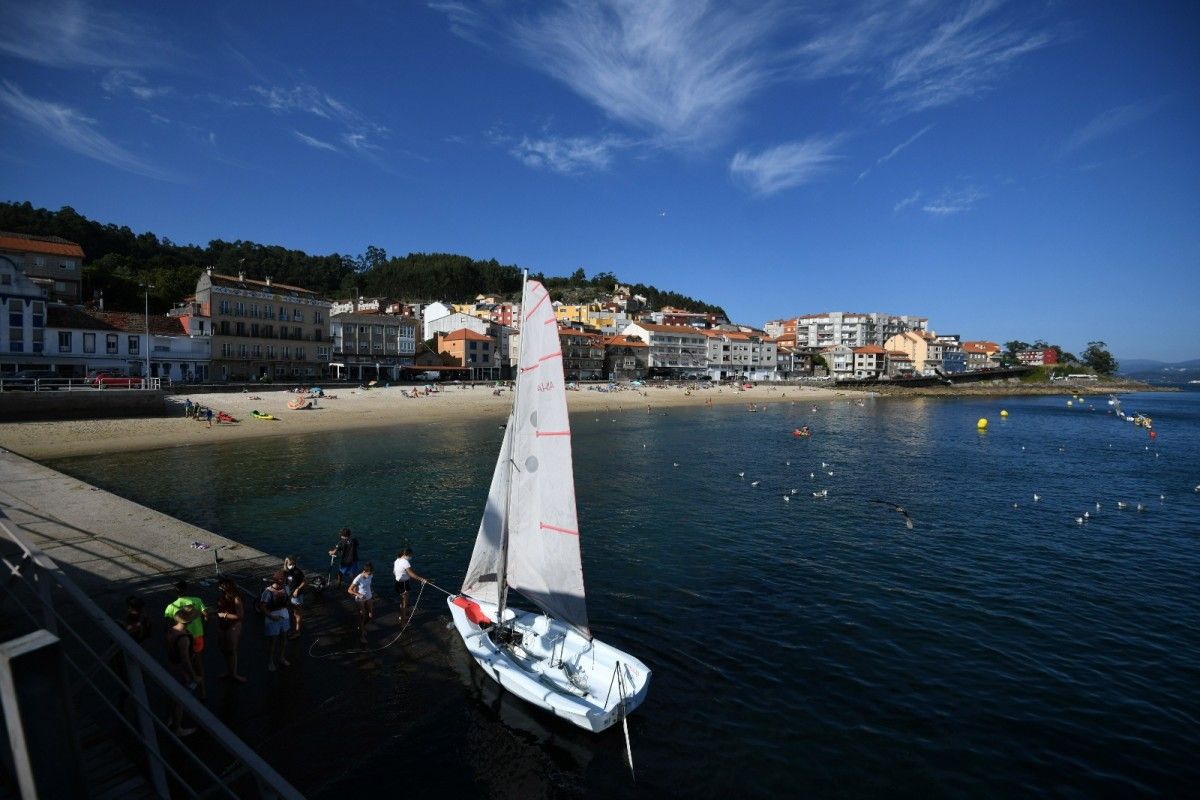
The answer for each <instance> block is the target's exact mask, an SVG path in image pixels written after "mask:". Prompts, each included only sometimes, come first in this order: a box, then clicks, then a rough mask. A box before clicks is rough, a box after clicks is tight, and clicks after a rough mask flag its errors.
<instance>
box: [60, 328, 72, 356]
mask: <svg viewBox="0 0 1200 800" xmlns="http://www.w3.org/2000/svg"><path fill="white" fill-rule="evenodd" d="M58 352H60V353H69V352H71V331H59V332H58Z"/></svg>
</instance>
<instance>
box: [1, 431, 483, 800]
mask: <svg viewBox="0 0 1200 800" xmlns="http://www.w3.org/2000/svg"><path fill="white" fill-rule="evenodd" d="M0 507H2V508H3V509H4V512H5V514H6V515H7V516H8V517H9V519H10V522H11V523H13V524H15V525H17V526H19V528H20V529H21V530H22V532H23V533H24V534H25V535H26V536H27V537H28V538H29V539H31V540H32V542H33V543H34V544H36V545H37V546H38V547H39V548H40V549H41V550H43V551H44V552H45V553H46V554H47V555H48V556H50V558H52V559H54V561H56V562H57V563H58V564H59V565H60V566H61V567H62V568H63V570H64V572H66V573H68V575H69V576H70V577H71V578H72V580H74V581H75V582H76V583H77V584H79V585H80V586H81V587H83V588H84V589H85V590H86V591H87V592H88V593H89V594H90V596H91V597H92V599H93V600H94V601H95V602H96V603H97V604H98V605H99V606H101V608H103V609H105V610H107V611H108V612H109V613H110V614H111V615H112V617H113V618H115V619H120V618H121V617H122V616H123V613H124V601H125V598H126V597H127V596H129V595H131V594H137V595H139V596H141V597H142V598H143V599H144V600H145V602H146V610H147V611H148V612H149V613H150V616H151V618H152V619H153V625H154V628H153V630H152V635H151V637H150V639H149V641H147V642H146V643H145V647H146V649H147V650H148V652H149V653H151V654H152V655H154V656H155V657H157V658H159V659H160V660H163V657H164V655H165V648H164V646H163V641H162V640H163V631H164V625H163V622H162V618H161V613H162V609H163V608H164V607H165V606H166V604H167V603H169V602H170V601H171V600H173V599H174V593H173V591H172V590H171V585H172V583H173V582H174V581H175V580H178V579H179V578H184V579H186V580H188V582H189V583H190V584H192V586H193V587H194V590H193V592H192V593H193V594H196V595H199V596H200V597H201V598H202V599H203V600H204V601H205V603H206V604H209V605H210V607H211V606H214V605H215V602H216V597H217V591H216V587H215V582H216V581H215V578H216V571H217V569H218V568H219V569H220V572H221V574H223V575H229V576H231V577H233V578H234V579H235V580H236V581H237V583H238V585H239V586H241V587H242V588H243V590H244V591H245V593H246V595H247V597H248V598H252V597H254V596H256V595H257V593H258V592H261V590H262V588H263V579H264V578H265V577H266V576H268V575H270V573H271V572H273V571H274V570H276V569H278V568H279V567H280V564H281V559H280V558H278V557H276V556H273V555H270V554H267V553H264V552H262V551H260V550H256V549H254V548H252V547H248V546H246V545H243V544H241V543H239V542H236V541H233V540H231V539H228V538H226V537H223V536H220V535H217V534H215V533H212V532H211V531H207V530H204V529H202V528H198V527H196V526H194V525H190V524H188V523H186V522H182V521H180V520H178V519H175V518H173V517H170V516H167V515H166V514H162V513H160V512H157V511H154V510H153V509H150V508H147V507H145V506H143V505H140V504H138V503H135V502H132V501H130V500H126V499H124V498H121V497H118V496H116V495H113V494H110V493H108V492H105V491H103V490H101V489H99V488H97V487H94V486H91V485H90V484H87V483H85V482H83V481H80V480H76V479H74V478H71V477H69V476H67V475H64V474H62V473H60V472H56V471H55V470H52V469H50V468H48V467H45V466H42V465H40V464H37V463H35V462H33V461H30V460H28V459H26V458H23V457H21V456H19V455H16V454H15V453H12V452H9V451H6V450H3V449H0ZM334 529H336V528H333V527H331V530H334ZM193 542H199V543H203V544H206V545H209V547H208V548H206V549H195V548H193V547H192V543H193ZM331 544H332V542H331ZM214 554H216V555H217V556H219V557H220V559H221V561H220V563H219V565H218V564H217V563H216V562H215V561H214ZM301 566H302V567H303V568H305V569H306V570H307V571H308V573H309V575H313V574H324V572H325V568H326V566H327V564H322V565H314V564H301ZM380 572H381V573H382V574H380V573H377V575H379V577H378V578H377V580H376V586H377V589H376V591H377V592H378V601H377V605H376V611H375V619H374V620H373V621H371V622H370V623H369V624H368V629H367V636H368V640H369V642H368V644H367V645H365V646H363V645H360V644H359V642H358V631H357V617H356V613H355V609H354V605H353V603H352V602H351V600H350V598H349V597H348V596H347V595H346V590H345V588H344V587H343V588H340V589H333V588H331V589H328V590H326V591H325V592H324V593H323V594H318V593H314V592H309V593H308V594H307V597H306V602H305V609H306V614H305V617H304V631H303V635H302V637H301V638H300V639H299V640H295V641H291V642H289V643H288V648H287V658H288V659H289V660H290V662H291V666H289V667H287V668H283V669H280V670H278V671H275V672H269V671H268V670H267V668H266V653H265V649H266V648H265V647H264V640H263V636H262V634H263V624H262V621H261V616H260V615H259V614H257V613H256V612H255V611H254V610H253V602H252V600H250V599H247V602H246V611H247V620H246V623H245V625H244V626H243V627H244V630H243V634H242V641H241V646H240V648H239V651H240V656H241V663H240V670H239V671H240V672H241V673H242V674H244V675H247V676H248V677H249V682H248V683H246V684H238V683H234V682H232V681H225V680H220V679H219V676H220V675H221V674H222V673H223V672H224V671H225V670H224V666H225V665H224V662H223V657H222V654H221V652H220V651H219V649H218V648H217V646H216V639H217V637H216V624H215V618H213V619H211V620H210V622H209V625H208V627H209V631H208V633H209V634H210V636H209V637H207V638H208V639H209V640H210V643H211V646H209V647H207V648H206V650H205V653H204V655H203V660H204V664H205V672H206V674H207V675H208V681H207V701H206V705H207V706H208V707H209V709H210V710H211V711H213V712H214V713H215V714H216V715H217V716H218V717H220V718H221V720H222V721H223V722H225V724H226V725H228V726H229V727H230V728H231V729H232V730H233V731H234V732H235V733H236V734H237V735H238V736H239V737H240V738H241V739H242V740H243V741H244V742H246V743H247V744H248V745H249V746H250V747H252V748H253V749H254V750H256V751H257V752H258V753H259V754H260V755H261V756H262V757H263V758H264V759H266V761H267V762H268V763H269V764H270V765H271V766H272V767H274V768H275V769H276V770H278V771H279V772H280V773H281V774H282V775H283V776H284V778H286V779H287V780H289V781H290V782H291V783H292V784H293V785H294V786H295V787H296V788H297V789H299V790H300V791H301V792H303V793H304V794H305V795H307V796H309V797H331V798H332V797H344V796H345V794H346V793H347V792H350V791H353V790H356V789H357V788H359V787H360V786H361V780H362V778H363V776H368V777H370V778H373V779H376V780H382V779H383V778H384V777H386V775H388V774H389V773H390V771H391V769H392V765H394V764H396V763H397V762H398V759H399V758H400V754H401V753H403V754H404V757H405V758H406V759H408V758H415V760H414V761H412V762H411V763H412V764H419V763H420V762H421V759H422V758H424V759H426V760H432V759H433V757H434V756H437V755H441V754H444V753H446V752H452V751H453V748H452V747H450V746H449V744H450V741H453V740H454V739H456V738H458V737H460V736H462V732H461V730H458V731H455V730H454V728H453V727H452V728H450V729H445V728H443V727H442V724H441V722H442V721H444V720H447V719H461V718H462V715H463V713H464V700H466V697H465V696H464V695H466V694H472V693H473V692H472V690H471V688H470V682H471V673H470V668H469V665H468V664H467V663H466V662H465V661H463V659H466V658H467V657H466V653H465V651H463V652H458V651H461V650H462V648H461V644H460V643H459V642H457V641H455V638H456V637H451V636H450V634H449V633H448V632H447V629H446V617H447V614H446V611H445V597H444V596H442V595H441V593H439V592H436V591H434V590H432V589H430V590H427V591H426V592H425V593H424V598H423V600H422V601H421V604H420V607H419V609H418V611H417V613H416V614H415V615H414V617H413V620H412V622H411V623H410V625H409V626H408V628H407V629H406V630H403V635H401V633H402V626H401V624H400V621H399V618H398V614H397V613H396V612H397V610H398V608H397V604H396V603H395V601H394V598H393V597H392V595H391V593H390V591H388V590H387V589H386V588H385V587H386V586H387V585H389V584H390V580H388V578H389V577H390V576H388V575H387V570H386V568H384V569H382V570H381V571H380ZM385 581H386V582H385ZM455 646H457V647H458V650H455V649H454V648H455ZM460 657H461V658H460ZM448 662H449V663H448ZM460 662H461V663H460ZM450 666H452V667H453V668H448V667H450ZM468 702H469V701H468ZM157 703H158V704H159V705H160V706H161V710H162V713H163V714H164V715H165V713H166V711H167V704H166V702H165V701H162V700H159V701H157ZM416 732H421V734H420V735H419V736H418V737H417V738H416V739H414V738H413V736H414V734H415V733H416ZM198 738H199V737H198V736H197V737H195V738H192V739H189V740H188V742H189V746H190V747H197V746H199V747H202V748H203V747H204V744H203V743H202V742H199V741H197V739H198ZM448 740H449V741H448ZM414 745H416V747H414ZM409 769H410V772H409V778H410V779H414V780H416V779H418V776H419V772H417V773H414V772H412V770H413V769H414V767H410V768H409ZM418 769H419V768H418ZM441 771H442V772H443V773H444V769H443V770H441ZM452 780H453V781H457V780H459V777H458V776H456V775H453V774H452ZM462 780H464V781H466V782H467V784H468V785H469V783H470V778H469V777H466V776H462Z"/></svg>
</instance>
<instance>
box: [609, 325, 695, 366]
mask: <svg viewBox="0 0 1200 800" xmlns="http://www.w3.org/2000/svg"><path fill="white" fill-rule="evenodd" d="M621 335H623V336H636V337H637V338H639V339H641V340H642V341H643V342H645V343H646V344H648V345H649V346H650V357H649V362H648V367H649V369H650V370H651V371H654V370H657V371H658V373H659V374H660V375H661V374H667V375H670V374H675V375H684V374H691V373H697V372H705V371H707V368H708V337H706V336H705V335H704V333H703V332H702V331H700V330H697V329H696V328H690V327H687V326H684V325H656V324H654V323H653V322H633V323H630V324H629V325H628V326H627V327H626V328H625V330H623V331H621Z"/></svg>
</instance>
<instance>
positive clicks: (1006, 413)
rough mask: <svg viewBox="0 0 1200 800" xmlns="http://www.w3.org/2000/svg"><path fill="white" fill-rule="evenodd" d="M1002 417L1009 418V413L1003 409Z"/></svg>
mask: <svg viewBox="0 0 1200 800" xmlns="http://www.w3.org/2000/svg"><path fill="white" fill-rule="evenodd" d="M1000 416H1002V417H1007V416H1008V412H1007V411H1004V410H1003V409H1001V411H1000Z"/></svg>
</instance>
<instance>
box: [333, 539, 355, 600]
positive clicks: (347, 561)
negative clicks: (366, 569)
mask: <svg viewBox="0 0 1200 800" xmlns="http://www.w3.org/2000/svg"><path fill="white" fill-rule="evenodd" d="M329 555H331V556H336V557H337V558H338V575H337V583H335V584H334V586H341V585H342V580H343V579H344V580H347V581H348V580H350V579H351V578H352V577H353V576H354V574H355V573H357V572H358V539H356V538H354V537H353V536H351V535H350V529H349V528H342V529H341V530H340V531H338V543H337V544H336V545H334V546H333V549H332V550H330V551H329Z"/></svg>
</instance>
